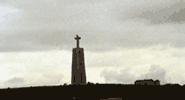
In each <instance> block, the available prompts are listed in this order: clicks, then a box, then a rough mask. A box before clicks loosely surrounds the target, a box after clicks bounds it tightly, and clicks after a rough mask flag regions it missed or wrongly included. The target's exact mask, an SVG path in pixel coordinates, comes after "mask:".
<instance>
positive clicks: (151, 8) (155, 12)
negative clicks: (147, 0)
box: [122, 0, 185, 24]
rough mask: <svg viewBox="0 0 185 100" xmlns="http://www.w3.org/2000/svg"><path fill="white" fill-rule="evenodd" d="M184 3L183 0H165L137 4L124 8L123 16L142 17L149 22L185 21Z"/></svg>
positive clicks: (127, 17)
mask: <svg viewBox="0 0 185 100" xmlns="http://www.w3.org/2000/svg"><path fill="white" fill-rule="evenodd" d="M184 8H185V3H184V2H183V0H171V1H170V0H165V1H163V3H159V4H158V3H153V4H148V5H143V4H141V5H138V6H136V7H133V8H131V9H130V10H126V11H125V10H124V12H123V13H124V14H123V16H122V17H123V18H125V19H129V18H136V19H140V18H144V19H146V20H147V21H149V23H150V24H163V23H178V24H180V23H181V24H182V23H184V22H185V17H183V16H184V11H185V10H184Z"/></svg>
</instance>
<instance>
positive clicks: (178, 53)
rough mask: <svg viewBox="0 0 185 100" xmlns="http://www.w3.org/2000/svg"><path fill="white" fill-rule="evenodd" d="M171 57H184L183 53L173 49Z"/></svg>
mask: <svg viewBox="0 0 185 100" xmlns="http://www.w3.org/2000/svg"><path fill="white" fill-rule="evenodd" d="M172 57H185V53H182V52H177V51H174V52H173V54H172Z"/></svg>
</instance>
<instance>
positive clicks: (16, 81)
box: [7, 77, 24, 84]
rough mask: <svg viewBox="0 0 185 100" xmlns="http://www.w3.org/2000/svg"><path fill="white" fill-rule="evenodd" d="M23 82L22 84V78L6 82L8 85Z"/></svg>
mask: <svg viewBox="0 0 185 100" xmlns="http://www.w3.org/2000/svg"><path fill="white" fill-rule="evenodd" d="M23 82H24V79H23V78H17V77H14V78H12V79H10V80H8V81H7V83H10V84H14V83H23Z"/></svg>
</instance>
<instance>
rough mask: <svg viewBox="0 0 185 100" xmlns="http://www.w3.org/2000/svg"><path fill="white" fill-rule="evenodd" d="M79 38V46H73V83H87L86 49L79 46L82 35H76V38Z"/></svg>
mask: <svg viewBox="0 0 185 100" xmlns="http://www.w3.org/2000/svg"><path fill="white" fill-rule="evenodd" d="M74 39H75V40H77V47H76V48H73V54H72V76H71V84H72V85H86V73H85V61H84V49H83V48H80V47H79V40H80V39H81V37H79V36H78V35H76V37H75V38H74Z"/></svg>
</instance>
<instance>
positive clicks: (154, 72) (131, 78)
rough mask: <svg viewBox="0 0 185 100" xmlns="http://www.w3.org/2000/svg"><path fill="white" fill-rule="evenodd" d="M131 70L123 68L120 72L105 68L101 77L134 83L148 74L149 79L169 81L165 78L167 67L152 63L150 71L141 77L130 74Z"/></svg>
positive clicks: (107, 79)
mask: <svg viewBox="0 0 185 100" xmlns="http://www.w3.org/2000/svg"><path fill="white" fill-rule="evenodd" d="M129 70H130V69H123V70H121V71H120V72H121V73H120V74H118V73H117V72H116V71H108V70H107V69H105V70H103V71H102V72H101V77H104V78H105V82H115V83H116V82H121V83H123V84H127V83H129V84H134V82H135V81H136V80H137V79H146V74H147V78H149V79H153V80H157V79H158V80H160V82H161V83H162V84H164V83H166V82H167V81H166V79H165V76H166V71H165V69H163V68H161V67H160V66H158V65H151V67H150V69H149V72H147V73H146V74H143V75H141V76H140V77H136V76H135V75H133V74H130V73H129Z"/></svg>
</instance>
